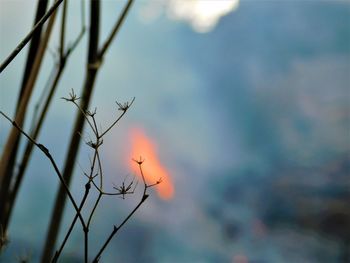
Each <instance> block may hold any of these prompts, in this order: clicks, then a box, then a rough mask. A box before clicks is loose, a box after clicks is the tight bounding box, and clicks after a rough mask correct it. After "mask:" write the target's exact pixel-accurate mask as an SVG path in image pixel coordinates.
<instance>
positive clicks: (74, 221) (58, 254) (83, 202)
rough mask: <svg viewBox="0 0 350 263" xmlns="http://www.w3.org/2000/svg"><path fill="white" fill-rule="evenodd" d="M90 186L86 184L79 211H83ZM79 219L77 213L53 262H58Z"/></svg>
mask: <svg viewBox="0 0 350 263" xmlns="http://www.w3.org/2000/svg"><path fill="white" fill-rule="evenodd" d="M90 188H91V185H90V182H88V183H87V184H86V185H85V193H84V196H83V199H82V200H81V202H80V205H79V211H80V212H81V210H82V208H83V206H84V204H85V201H86V198H87V196H88V195H89V191H90ZM77 219H78V214H76V215H75V216H74V219H73V221H72V223H71V225H70V227H69V229H68V232H67V234H66V236H65V237H64V239H63V242H62V244H61V246H60V248H59V249H58V250H57V251H56V253H55V256H54V258H53V259H52V263H56V262H57V260H58V258H59V257H60V255H61V253H62V250H63V248H64V246H65V245H66V242H67V241H68V238H69V236H70V234H71V233H72V230H73V228H74V225H75V223H76V221H77Z"/></svg>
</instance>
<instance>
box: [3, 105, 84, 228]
mask: <svg viewBox="0 0 350 263" xmlns="http://www.w3.org/2000/svg"><path fill="white" fill-rule="evenodd" d="M0 114H1V115H2V116H4V117H5V118H6V119H7V120H8V121H9V122H11V123H12V125H13V126H14V127H16V129H18V130H19V132H20V133H22V134H23V135H24V136H25V137H27V139H28V140H30V141H31V142H32V143H33V144H35V146H36V147H38V148H39V149H40V151H42V152H43V153H44V154H45V156H46V157H47V158H48V159H49V160H50V162H51V164H52V166H53V168H54V170H55V172H56V174H57V176H58V178H59V179H60V182H61V184H62V185H63V187H64V189H65V191H66V193H67V195H68V197H69V199H70V201H71V202H72V204H73V207H74V209H75V211H76V213H77V214H78V217H79V219H80V221H81V224H82V226H83V227H84V228H85V223H84V219H83V217H82V216H81V214H80V211H79V208H78V206H77V204H76V202H75V201H74V198H73V196H72V194H71V192H70V190H69V188H68V186H67V184H66V183H65V181H64V180H63V177H62V175H61V173H60V171H59V169H58V167H57V164H56V162H55V160H54V159H53V157H52V155H51V154H50V152H49V150H48V149H47V148H46V147H45V146H44V145H42V144H40V143H37V142H36V141H34V140H33V139H32V138H31V137H30V136H29V135H28V134H27V133H25V132H24V131H23V130H22V129H21V128H20V127H19V126H18V125H17V123H16V122H15V121H12V120H11V119H10V118H9V117H8V116H7V115H6V114H5V113H3V112H2V111H0Z"/></svg>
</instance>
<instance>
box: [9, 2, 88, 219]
mask: <svg viewBox="0 0 350 263" xmlns="http://www.w3.org/2000/svg"><path fill="white" fill-rule="evenodd" d="M82 2H84V1H83V0H82ZM66 3H67V1H65V2H64V7H65V6H66ZM82 7H83V4H82ZM82 12H83V11H82ZM63 14H64V16H62V20H66V13H65V12H63ZM82 17H83V15H82ZM64 24H65V23H63V22H62V25H64ZM64 31H65V30H64V27H63V28H62V27H61V36H63V35H64ZM84 32H85V25H84V24H82V30H81V33H80V35H79V36H78V37H77V38H76V40H75V41H74V45H72V46H70V47H69V48H68V49H67V51H66V52H65V53H64V54H63V56H61V57H60V59H59V61H58V65H57V66H56V67H55V68H53V70H52V73H51V74H50V77H49V81H48V85H47V87H49V85H50V84H49V83H51V87H50V90H49V93H48V95H47V97H46V99H45V100H44V98H43V97H44V92H43V95H42V96H41V97H42V98H41V100H42V101H44V106H43V108H42V110H41V112H40V114H39V118H38V119H37V118H33V129H32V131H31V137H32V138H33V139H34V140H36V138H37V137H38V135H39V133H40V131H41V127H42V125H43V123H44V120H45V117H46V114H47V112H48V109H49V106H50V104H51V101H52V98H53V95H54V93H55V91H56V88H57V86H58V83H59V80H60V79H61V76H62V75H63V72H64V69H65V65H66V62H67V61H68V58H69V56H70V54H71V53H72V52H73V51H74V49H75V48H76V47H77V45H78V43H79V42H80V40H81V38H82V36H83V34H84ZM62 42H63V41H61V45H62ZM60 50H64V48H62V47H60ZM52 79H53V80H52ZM45 90H46V89H45ZM37 105H39V103H37ZM37 108H38V107H37ZM32 149H33V144H32V143H30V142H29V141H28V142H27V145H26V147H25V151H24V154H23V156H22V160H21V161H20V166H19V171H18V173H17V177H16V180H15V182H14V186H13V187H12V189H11V196H10V201H9V210H8V215H7V219H6V221H5V222H6V223H7V222H8V221H9V220H10V217H11V214H12V210H13V206H14V202H15V200H16V197H17V194H18V191H19V188H20V185H21V182H22V180H23V177H24V174H25V171H26V168H27V165H28V163H29V160H30V156H31V153H32Z"/></svg>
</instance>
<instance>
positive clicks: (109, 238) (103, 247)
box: [92, 157, 161, 263]
mask: <svg viewBox="0 0 350 263" xmlns="http://www.w3.org/2000/svg"><path fill="white" fill-rule="evenodd" d="M135 162H136V163H137V164H138V166H139V169H140V173H141V176H142V180H143V183H144V189H143V194H142V197H141V200H140V201H139V203H138V204H137V205H136V207H135V208H134V209H133V210H132V211H131V212H130V213H129V215H128V216H127V217H126V218H125V219H124V220H123V222H122V223H120V224H119V226H115V225H114V227H113V231H112V232H111V234H110V235H109V236H108V238H107V240H106V241H105V243H104V244H103V246H102V247H101V249H100V250H99V251H98V253H97V255H96V256H95V258H94V260H93V261H92V262H93V263H97V262H98V261H99V259H100V257H101V254H102V253H103V251H104V250H105V249H106V247H107V245H108V244H109V242H111V240H112V238H113V237H114V235H116V234H117V232H118V231H119V229H120V228H122V227H123V226H124V224H125V223H126V222H127V221H128V220H129V219H130V217H131V216H132V215H133V214H134V213H135V212H136V211H137V209H139V207H140V206H141V205H142V204H143V203H144V202H145V201H146V200H147V198H148V197H149V195H148V194H147V193H146V192H147V189H148V188H150V187H152V186H154V185H157V184H159V183H160V182H161V181H160V180H158V181H157V182H156V183H155V184H152V185H147V182H146V180H145V177H144V175H143V171H142V167H141V166H142V163H143V160H142V159H141V157H140V160H139V161H136V160H135Z"/></svg>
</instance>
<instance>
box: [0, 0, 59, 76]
mask: <svg viewBox="0 0 350 263" xmlns="http://www.w3.org/2000/svg"><path fill="white" fill-rule="evenodd" d="M62 1H63V0H57V1H56V2H55V3H54V4H53V6H52V7H51V8H50V9H49V10H48V11H47V13H46V14H45V15H44V16H43V17H42V18H41V19H40V21H39V22H38V23H36V25H35V26H34V27H33V29H32V30H31V31H30V32H29V33H28V35H27V36H26V37H25V38H24V39H23V40H22V41H21V42H20V43H19V44H18V46H17V47H16V48H15V50H13V51H12V53H11V54H10V55H9V56H8V57H7V58H6V59H5V61H4V62H3V63H2V64H1V65H0V73H1V72H2V71H3V70H4V69H5V68H6V67H7V66H8V65H9V64H10V63H11V61H12V60H13V59H14V58H15V57H16V56H17V55H18V53H19V52H20V51H21V50H22V48H24V47H25V45H26V44H27V43H28V42H29V40H30V39H31V38H32V37H33V34H34V33H35V32H36V31H37V30H38V29H39V28H40V27H41V25H42V24H44V23H45V21H46V20H47V19H48V18H49V17H50V16H51V15H52V14H53V13H54V12H55V11H56V9H57V7H58V6H59V5H60V4H61V3H62Z"/></svg>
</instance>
